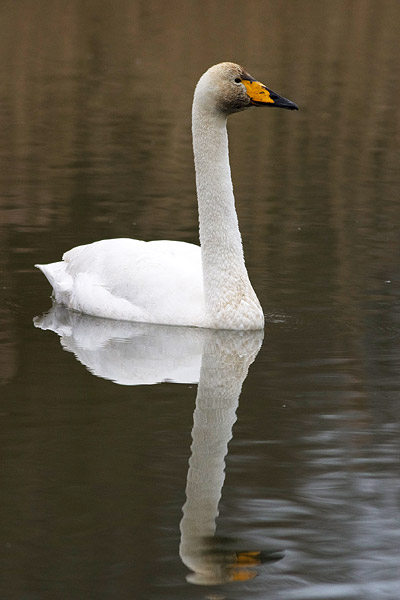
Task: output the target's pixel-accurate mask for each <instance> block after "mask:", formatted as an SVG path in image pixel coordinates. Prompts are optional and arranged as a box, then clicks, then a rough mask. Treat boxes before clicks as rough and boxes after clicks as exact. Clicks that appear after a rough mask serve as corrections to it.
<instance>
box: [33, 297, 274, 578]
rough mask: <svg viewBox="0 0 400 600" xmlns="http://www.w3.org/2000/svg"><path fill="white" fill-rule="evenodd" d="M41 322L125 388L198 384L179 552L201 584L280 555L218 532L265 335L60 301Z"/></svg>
mask: <svg viewBox="0 0 400 600" xmlns="http://www.w3.org/2000/svg"><path fill="white" fill-rule="evenodd" d="M35 326H36V327H40V328H41V329H49V330H52V331H54V332H55V333H57V334H58V335H59V336H60V341H61V344H62V346H63V348H65V349H66V350H69V351H70V352H73V353H74V354H75V356H76V358H77V359H78V360H79V361H80V362H81V363H82V364H84V365H85V366H86V367H87V368H88V369H89V370H90V371H91V372H92V373H93V374H95V375H97V376H99V377H103V378H106V379H111V380H113V381H115V382H116V383H120V384H123V385H142V384H150V383H158V382H162V381H171V382H176V383H189V382H190V383H197V382H198V384H199V385H198V391H197V398H196V408H195V411H194V416H193V430H192V439H193V443H192V446H191V451H192V455H191V458H190V460H189V471H188V476H187V486H186V502H185V505H184V507H183V518H182V521H181V524H180V530H181V542H180V548H179V553H180V556H181V559H182V561H183V563H184V564H185V565H186V566H187V567H188V568H189V569H191V571H192V573H191V574H190V575H188V577H187V579H188V581H190V582H192V583H197V584H201V585H210V584H219V583H225V582H228V581H243V580H246V579H250V578H251V577H254V576H255V575H256V574H257V572H256V570H254V567H256V566H257V565H259V564H261V563H262V562H265V561H266V560H271V561H273V560H279V559H280V558H282V553H280V552H270V553H266V552H264V551H260V550H257V549H255V550H254V549H247V550H244V549H243V547H240V546H241V544H240V542H238V540H227V539H226V538H225V539H222V538H218V537H216V536H215V531H216V518H217V516H218V503H219V500H220V497H221V493H222V487H223V483H224V478H225V457H226V454H227V452H228V442H229V440H230V439H231V437H232V427H233V424H234V423H235V421H236V409H237V406H238V402H239V396H240V392H241V389H242V385H243V382H244V380H245V379H246V376H247V372H248V369H249V367H250V365H251V364H252V362H253V361H254V359H255V358H256V356H257V354H258V352H259V349H260V347H261V343H262V339H263V332H262V331H253V332H249V331H247V332H238V331H216V330H207V329H195V328H186V327H168V326H165V327H164V326H160V325H146V324H142V323H140V324H138V323H128V322H120V321H110V320H107V319H99V318H94V317H89V316H86V315H82V314H79V313H75V312H71V311H69V310H67V309H65V308H63V307H62V306H59V305H54V307H53V308H52V309H51V310H50V312H49V313H47V314H46V315H44V316H43V317H37V318H36V319H35Z"/></svg>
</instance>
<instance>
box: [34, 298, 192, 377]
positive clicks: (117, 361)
mask: <svg viewBox="0 0 400 600" xmlns="http://www.w3.org/2000/svg"><path fill="white" fill-rule="evenodd" d="M34 324H35V327H39V328H40V329H49V330H51V331H54V333H57V334H58V335H59V336H60V342H61V345H62V347H63V348H64V350H68V351H69V352H73V354H75V356H76V358H77V359H78V360H79V362H81V363H82V364H83V365H85V367H87V368H88V369H89V371H90V372H91V373H93V375H97V376H98V377H102V378H103V379H111V380H112V381H114V382H115V383H119V384H121V385H148V384H154V383H162V382H164V381H169V382H174V383H197V382H198V381H199V378H200V366H201V357H202V355H203V346H204V330H201V329H196V328H194V327H170V326H167V325H166V326H163V325H147V324H145V323H130V322H128V321H112V320H110V319H100V318H98V317H90V316H88V315H83V314H81V313H77V312H73V311H70V310H68V309H66V308H65V307H63V306H61V305H59V304H54V306H53V308H52V309H51V310H50V311H49V312H48V313H47V314H45V315H43V316H42V317H36V318H35V319H34Z"/></svg>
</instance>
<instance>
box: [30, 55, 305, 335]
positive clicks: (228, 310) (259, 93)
mask: <svg viewBox="0 0 400 600" xmlns="http://www.w3.org/2000/svg"><path fill="white" fill-rule="evenodd" d="M251 105H257V106H261V105H266V106H268V105H269V106H280V107H282V108H289V109H296V108H297V106H296V105H295V104H294V103H292V102H291V101H290V100H286V99H285V98H283V97H281V96H278V95H277V94H275V93H274V92H272V91H271V90H268V89H267V88H266V87H265V86H263V85H262V84H260V83H258V82H256V81H255V80H254V79H253V78H252V77H251V76H250V75H248V74H247V73H246V72H245V71H243V69H242V68H241V67H240V66H239V65H235V64H233V63H221V64H219V65H215V66H214V67H211V69H209V70H208V71H207V72H206V73H205V74H204V75H203V76H202V77H201V78H200V80H199V82H198V84H197V87H196V91H195V95H194V101H193V112H192V129H193V149H194V158H195V168H196V185H197V198H198V206H199V223H200V243H201V248H200V247H199V246H196V245H194V244H187V243H185V242H173V241H164V240H163V241H154V242H143V241H139V240H131V239H114V240H102V241H100V242H94V243H92V244H88V245H86V246H78V247H76V248H73V249H72V250H70V251H69V252H66V253H65V254H64V256H63V260H62V261H60V262H56V263H52V264H49V265H37V266H38V267H39V268H40V269H41V270H42V271H43V273H44V274H45V275H46V277H47V279H48V280H49V281H50V283H51V285H52V286H53V294H54V298H55V300H56V302H58V303H61V304H64V305H65V306H67V307H68V308H71V309H73V310H77V311H79V312H83V313H86V314H90V315H94V316H99V317H105V318H110V319H119V320H128V321H139V322H147V323H162V324H166V325H191V326H195V327H209V328H215V329H262V327H263V325H264V315H263V312H262V309H261V306H260V303H259V301H258V299H257V296H256V294H255V292H254V290H253V288H252V286H251V283H250V281H249V277H248V274H247V270H246V266H245V263H244V257H243V248H242V241H241V237H240V232H239V227H238V221H237V215H236V210H235V201H234V196H233V188H232V180H231V173H230V167H229V155H228V136H227V131H226V119H227V116H228V115H229V114H231V113H233V112H238V111H240V110H244V109H245V108H248V107H250V106H251Z"/></svg>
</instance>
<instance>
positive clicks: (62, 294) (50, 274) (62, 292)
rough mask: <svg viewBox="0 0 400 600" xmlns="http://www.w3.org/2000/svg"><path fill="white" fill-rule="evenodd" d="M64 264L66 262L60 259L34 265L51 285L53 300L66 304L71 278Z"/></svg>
mask: <svg viewBox="0 0 400 600" xmlns="http://www.w3.org/2000/svg"><path fill="white" fill-rule="evenodd" d="M66 266H67V265H66V263H65V262H64V261H62V260H61V261H59V262H55V263H50V264H49V265H35V267H37V268H38V269H40V271H42V273H43V274H44V275H45V277H46V278H47V279H48V281H49V283H50V285H51V286H52V288H53V296H54V299H55V301H56V302H59V303H60V304H65V305H67V306H68V300H69V298H70V296H71V292H72V288H73V280H72V277H71V275H69V274H68V273H67V271H66Z"/></svg>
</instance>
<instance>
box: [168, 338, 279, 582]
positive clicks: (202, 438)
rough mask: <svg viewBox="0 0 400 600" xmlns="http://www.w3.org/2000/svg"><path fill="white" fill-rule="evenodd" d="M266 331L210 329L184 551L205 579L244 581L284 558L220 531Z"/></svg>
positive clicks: (198, 578)
mask: <svg viewBox="0 0 400 600" xmlns="http://www.w3.org/2000/svg"><path fill="white" fill-rule="evenodd" d="M262 337H263V336H262V332H246V333H240V332H236V331H208V332H207V336H206V339H205V345H204V351H203V358H202V363H201V371H200V381H199V386H198V391H197V398H196V408H195V411H194V415H193V430H192V440H193V442H192V446H191V451H192V455H191V458H190V460H189V471H188V476H187V486H186V503H185V505H184V507H183V519H182V521H181V526H180V528H181V544H180V549H179V552H180V556H181V559H182V561H183V562H184V563H185V564H186V566H187V567H189V568H190V569H191V570H192V571H193V573H191V574H190V575H188V577H187V579H188V581H190V582H192V583H197V584H200V585H211V584H221V583H225V582H228V581H244V580H247V579H251V578H252V577H254V576H255V575H256V574H257V571H256V570H254V567H256V566H257V565H260V564H261V563H263V562H265V561H267V560H268V561H274V560H279V559H280V558H282V556H283V555H282V553H281V552H265V551H260V550H253V549H251V550H244V549H243V548H240V541H238V540H229V539H227V538H218V537H216V536H215V530H216V518H217V516H218V504H219V500H220V497H221V493H222V487H223V484H224V478H225V457H226V455H227V453H228V442H229V440H230V439H231V437H232V427H233V424H234V423H235V421H236V409H237V407H238V403H239V396H240V392H241V389H242V385H243V382H244V380H245V379H246V376H247V372H248V369H249V367H250V365H251V363H252V362H253V361H254V359H255V358H256V356H257V354H258V351H259V349H260V346H261V343H262Z"/></svg>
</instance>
